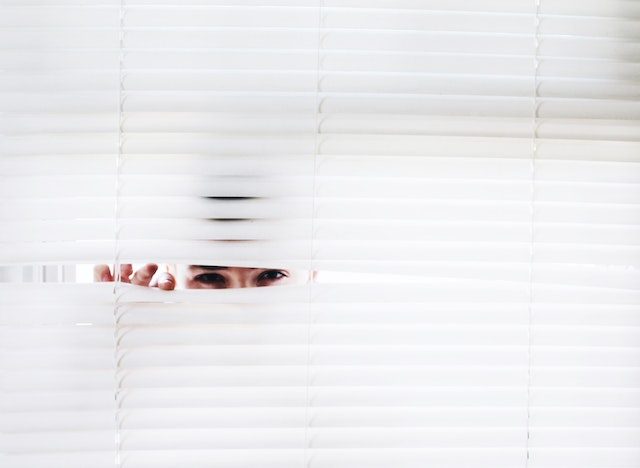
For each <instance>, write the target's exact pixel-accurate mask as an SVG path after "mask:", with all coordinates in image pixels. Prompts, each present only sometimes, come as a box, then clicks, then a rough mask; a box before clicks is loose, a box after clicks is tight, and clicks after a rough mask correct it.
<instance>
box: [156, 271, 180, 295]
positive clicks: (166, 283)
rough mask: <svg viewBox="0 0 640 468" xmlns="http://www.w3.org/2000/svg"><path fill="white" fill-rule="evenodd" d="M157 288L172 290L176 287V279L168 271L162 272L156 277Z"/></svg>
mask: <svg viewBox="0 0 640 468" xmlns="http://www.w3.org/2000/svg"><path fill="white" fill-rule="evenodd" d="M158 288H159V289H162V290H163V291H173V290H174V289H175V288H176V280H175V278H174V277H173V276H172V275H171V274H169V273H163V274H162V275H160V276H159V277H158Z"/></svg>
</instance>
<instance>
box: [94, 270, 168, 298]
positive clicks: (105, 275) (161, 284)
mask: <svg viewBox="0 0 640 468" xmlns="http://www.w3.org/2000/svg"><path fill="white" fill-rule="evenodd" d="M119 270H120V272H119V274H118V275H117V279H116V278H114V276H113V275H112V274H111V269H110V268H109V266H108V265H96V266H95V267H93V280H94V281H95V282H98V283H102V282H112V281H116V280H117V281H120V282H122V283H130V284H134V285H136V286H150V287H154V288H158V289H162V290H164V291H172V290H174V289H175V287H176V280H175V278H174V277H173V275H172V274H171V273H168V272H163V273H160V274H158V275H157V276H156V277H155V278H154V275H155V273H156V271H158V265H156V264H155V263H147V264H146V265H144V266H143V267H142V268H140V269H138V270H137V271H136V272H135V273H134V272H133V265H131V264H130V263H124V264H121V265H120V267H119Z"/></svg>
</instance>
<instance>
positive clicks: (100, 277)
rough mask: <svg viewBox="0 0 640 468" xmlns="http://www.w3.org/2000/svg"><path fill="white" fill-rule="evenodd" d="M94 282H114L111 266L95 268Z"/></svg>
mask: <svg viewBox="0 0 640 468" xmlns="http://www.w3.org/2000/svg"><path fill="white" fill-rule="evenodd" d="M93 281H95V282H96V283H108V282H109V281H113V276H112V275H111V270H110V269H109V265H96V266H94V267H93Z"/></svg>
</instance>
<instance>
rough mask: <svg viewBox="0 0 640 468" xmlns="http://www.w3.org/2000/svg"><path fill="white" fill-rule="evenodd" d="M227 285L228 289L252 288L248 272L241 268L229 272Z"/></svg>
mask: <svg viewBox="0 0 640 468" xmlns="http://www.w3.org/2000/svg"><path fill="white" fill-rule="evenodd" d="M228 283H229V287H230V288H250V287H252V286H253V285H252V284H251V274H250V272H249V271H247V270H245V269H243V268H239V269H234V270H230V271H229V279H228Z"/></svg>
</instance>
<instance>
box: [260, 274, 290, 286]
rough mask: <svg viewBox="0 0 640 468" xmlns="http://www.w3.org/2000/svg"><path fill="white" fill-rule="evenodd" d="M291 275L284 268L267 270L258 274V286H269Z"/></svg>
mask: <svg viewBox="0 0 640 468" xmlns="http://www.w3.org/2000/svg"><path fill="white" fill-rule="evenodd" d="M288 276H289V275H288V274H287V272H286V271H282V270H265V271H263V272H262V273H260V276H258V286H269V285H270V284H271V283H275V282H276V281H279V280H281V279H282V278H287V277H288Z"/></svg>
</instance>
